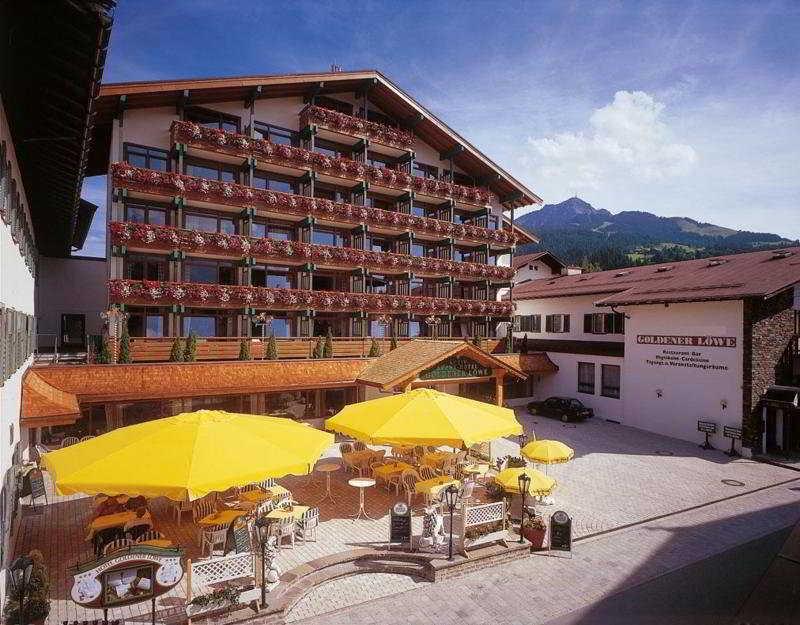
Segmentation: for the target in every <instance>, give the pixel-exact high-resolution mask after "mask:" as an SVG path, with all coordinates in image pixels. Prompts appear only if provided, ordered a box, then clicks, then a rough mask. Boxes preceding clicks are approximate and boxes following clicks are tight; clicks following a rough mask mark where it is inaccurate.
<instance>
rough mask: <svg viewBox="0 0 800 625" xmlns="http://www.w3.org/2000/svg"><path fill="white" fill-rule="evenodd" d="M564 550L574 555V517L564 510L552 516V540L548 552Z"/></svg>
mask: <svg viewBox="0 0 800 625" xmlns="http://www.w3.org/2000/svg"><path fill="white" fill-rule="evenodd" d="M552 551H563V552H566V553H568V554H569V555H570V557H572V519H571V518H570V516H569V515H568V514H567V513H566V512H564V511H563V510H559V511H558V512H554V513H553V515H552V516H551V517H550V541H549V550H548V554H549V553H550V552H552Z"/></svg>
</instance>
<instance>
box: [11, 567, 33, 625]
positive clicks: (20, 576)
mask: <svg viewBox="0 0 800 625" xmlns="http://www.w3.org/2000/svg"><path fill="white" fill-rule="evenodd" d="M10 572H11V591H12V595H13V596H17V597H19V625H25V592H26V591H27V589H28V584H29V583H30V581H31V573H32V572H33V560H31V558H30V557H29V556H20V557H19V558H17V559H16V560H14V562H13V563H12V564H11V569H10Z"/></svg>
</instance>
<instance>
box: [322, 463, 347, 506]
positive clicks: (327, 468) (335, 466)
mask: <svg viewBox="0 0 800 625" xmlns="http://www.w3.org/2000/svg"><path fill="white" fill-rule="evenodd" d="M341 468H342V465H341V464H340V463H339V462H337V461H334V460H329V461H327V462H320V463H318V464H317V466H316V469H317V471H321V472H322V473H324V474H325V494H324V495H323V496H322V499H320V500H319V503H322V502H323V501H325V500H326V499H330V500H331V502H332V503H336V500H335V499H334V498H333V495H332V494H331V473H333V472H334V471H338V470H339V469H341Z"/></svg>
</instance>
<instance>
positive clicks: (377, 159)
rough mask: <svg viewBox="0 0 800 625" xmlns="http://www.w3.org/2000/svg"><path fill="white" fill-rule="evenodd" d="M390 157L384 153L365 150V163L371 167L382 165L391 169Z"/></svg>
mask: <svg viewBox="0 0 800 625" xmlns="http://www.w3.org/2000/svg"><path fill="white" fill-rule="evenodd" d="M392 160H393V159H392V157H391V156H387V155H385V154H378V153H376V152H367V165H372V167H382V168H384V169H393V167H392Z"/></svg>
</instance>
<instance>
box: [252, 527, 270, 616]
mask: <svg viewBox="0 0 800 625" xmlns="http://www.w3.org/2000/svg"><path fill="white" fill-rule="evenodd" d="M255 526H256V532H257V534H258V543H259V544H260V545H261V607H262V608H263V607H264V605H265V604H266V603H267V545H268V544H269V519H267V517H266V516H264V515H262V516H260V517H258V518H257V519H256V521H255Z"/></svg>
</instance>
